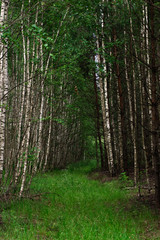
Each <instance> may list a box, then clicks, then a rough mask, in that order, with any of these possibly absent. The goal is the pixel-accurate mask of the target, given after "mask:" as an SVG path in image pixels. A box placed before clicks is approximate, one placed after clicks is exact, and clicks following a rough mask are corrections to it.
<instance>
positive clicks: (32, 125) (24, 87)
mask: <svg viewBox="0 0 160 240" xmlns="http://www.w3.org/2000/svg"><path fill="white" fill-rule="evenodd" d="M159 14H160V2H159V1H158V0H139V1H137V0H117V1H113V0H101V1H99V0H94V1H93V0H92V1H90V0H88V1H86V0H79V1H75V0H70V1H67V0H65V1H63V0H55V1H52V0H44V1H38V0H23V1H18V0H10V1H9V0H2V1H1V14H0V26H1V30H0V101H1V103H0V183H1V194H6V193H8V192H15V191H18V192H19V196H20V197H21V196H22V194H23V192H24V191H25V190H26V189H28V188H29V186H30V184H31V180H32V178H33V176H34V175H35V174H36V173H37V172H40V171H47V170H53V169H55V168H64V167H66V165H67V164H68V163H70V162H76V161H78V160H80V159H89V158H96V159H97V165H98V166H99V167H100V168H101V169H102V170H104V171H107V172H108V174H110V176H115V175H119V174H120V173H125V174H126V175H129V174H130V173H131V172H133V171H134V185H135V186H136V185H137V184H138V183H139V179H140V175H141V173H142V171H143V173H145V177H146V186H147V188H148V189H149V191H150V188H151V184H150V178H149V176H150V173H151V172H152V173H154V183H155V196H156V201H157V203H158V204H160V122H159V117H160V74H159V71H160V28H159V26H160V18H159Z"/></svg>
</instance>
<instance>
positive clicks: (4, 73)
mask: <svg viewBox="0 0 160 240" xmlns="http://www.w3.org/2000/svg"><path fill="white" fill-rule="evenodd" d="M8 5H9V0H5V1H4V0H2V1H1V13H0V26H1V28H3V27H4V24H5V22H6V21H7V15H8ZM2 35H3V33H2V32H1V33H0V183H1V181H2V176H3V166H4V147H5V122H6V108H7V95H8V83H9V80H8V54H7V51H8V50H7V39H5V42H4V41H3V40H2Z"/></svg>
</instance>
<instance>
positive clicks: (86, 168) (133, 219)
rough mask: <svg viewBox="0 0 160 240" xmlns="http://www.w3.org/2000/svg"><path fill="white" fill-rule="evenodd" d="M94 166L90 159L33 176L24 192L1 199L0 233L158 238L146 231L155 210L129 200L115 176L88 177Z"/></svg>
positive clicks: (24, 237) (65, 239)
mask: <svg viewBox="0 0 160 240" xmlns="http://www.w3.org/2000/svg"><path fill="white" fill-rule="evenodd" d="M94 168H95V162H94V161H92V162H90V163H87V164H86V162H81V163H77V164H74V165H70V166H69V167H68V168H67V169H64V170H56V171H54V172H53V173H47V174H40V175H38V176H37V177H35V178H34V179H33V182H32V185H31V190H30V195H29V196H28V198H24V199H22V200H20V201H13V202H11V203H10V204H8V205H5V204H4V207H5V208H4V210H3V212H2V213H1V218H2V220H1V224H0V228H1V229H0V239H3V240H37V239H52V240H54V239H55V240H56V239H59V240H129V239H131V240H140V239H145V240H147V239H148V240H149V239H159V238H150V236H151V234H149V233H150V232H151V233H152V231H153V229H155V222H156V221H157V217H156V215H155V214H153V213H152V212H151V210H149V209H148V208H147V207H146V206H144V205H142V204H138V203H137V202H135V201H131V199H130V198H131V197H130V194H129V192H128V191H126V190H125V189H122V188H120V187H119V183H118V180H117V181H111V182H106V183H104V184H102V183H100V182H99V181H96V180H90V179H88V177H87V174H88V172H90V171H91V170H93V169H94ZM146 233H147V234H146ZM152 237H153V236H152Z"/></svg>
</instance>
